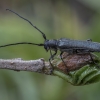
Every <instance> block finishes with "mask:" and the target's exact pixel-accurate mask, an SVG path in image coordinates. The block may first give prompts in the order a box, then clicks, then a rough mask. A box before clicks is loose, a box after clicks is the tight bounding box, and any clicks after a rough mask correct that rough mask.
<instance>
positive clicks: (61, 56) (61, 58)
mask: <svg viewBox="0 0 100 100" xmlns="http://www.w3.org/2000/svg"><path fill="white" fill-rule="evenodd" d="M62 54H63V52H61V53H60V58H61V60H62V62H63V63H64V65H65V66H66V64H65V62H64V60H63V58H62ZM66 70H67V72H68V69H67V66H66Z"/></svg>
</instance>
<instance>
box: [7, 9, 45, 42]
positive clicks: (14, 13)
mask: <svg viewBox="0 0 100 100" xmlns="http://www.w3.org/2000/svg"><path fill="white" fill-rule="evenodd" d="M6 10H8V11H10V12H12V13H14V14H16V15H17V16H19V17H20V18H22V19H24V20H26V21H27V22H29V24H31V25H32V26H33V27H34V28H35V29H36V30H38V31H39V32H40V33H41V34H42V36H43V38H44V39H45V41H46V40H47V39H46V35H45V34H44V33H43V32H42V31H41V30H40V29H38V28H37V27H36V26H35V25H33V24H32V23H31V22H30V21H29V20H28V19H26V18H24V17H22V16H20V15H19V14H17V13H16V12H14V11H12V10H10V9H6Z"/></svg>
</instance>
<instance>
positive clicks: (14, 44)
mask: <svg viewBox="0 0 100 100" xmlns="http://www.w3.org/2000/svg"><path fill="white" fill-rule="evenodd" d="M19 44H30V45H37V46H44V44H36V43H31V42H18V43H12V44H6V45H2V46H0V48H2V47H7V46H12V45H19Z"/></svg>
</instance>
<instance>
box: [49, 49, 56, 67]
mask: <svg viewBox="0 0 100 100" xmlns="http://www.w3.org/2000/svg"><path fill="white" fill-rule="evenodd" d="M50 54H51V57H50V58H49V62H50V64H51V65H52V63H51V59H52V60H53V58H54V56H55V55H56V54H57V50H56V51H55V53H54V54H52V52H51V49H50Z"/></svg>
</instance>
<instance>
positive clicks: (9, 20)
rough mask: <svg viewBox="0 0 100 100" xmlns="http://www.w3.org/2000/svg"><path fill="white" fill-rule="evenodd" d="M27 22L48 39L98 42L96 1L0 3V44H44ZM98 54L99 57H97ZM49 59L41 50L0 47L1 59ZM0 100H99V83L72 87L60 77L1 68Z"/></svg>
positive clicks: (98, 7) (4, 0) (10, 0)
mask: <svg viewBox="0 0 100 100" xmlns="http://www.w3.org/2000/svg"><path fill="white" fill-rule="evenodd" d="M6 8H9V9H11V10H13V11H15V12H17V13H18V14H20V15H21V16H23V17H25V18H27V19H29V20H30V21H31V22H32V23H33V24H35V25H36V26H37V27H38V28H39V29H40V30H41V31H43V32H44V33H45V34H46V36H47V38H48V39H59V38H61V37H62V38H63V37H65V38H71V39H78V40H87V39H89V38H90V39H92V40H93V41H97V42H100V1H99V0H0V45H4V44H9V43H15V42H22V41H26V42H34V43H43V42H44V40H43V38H42V36H41V34H40V33H39V32H38V31H37V30H36V29H34V28H33V27H32V26H31V25H29V23H27V22H26V21H24V20H23V19H21V18H19V17H18V16H16V15H14V14H13V13H11V12H9V11H6V10H5V9H6ZM98 55H99V54H98ZM49 57H50V54H49V52H48V53H47V52H46V51H45V50H44V48H43V47H37V46H31V45H18V46H11V47H6V48H0V58H3V59H12V58H22V59H24V60H30V59H38V58H44V59H45V60H47V61H48V58H49ZM0 100H100V82H98V83H95V84H91V85H86V86H72V85H71V84H69V83H67V82H66V81H64V80H62V79H61V78H59V77H56V76H55V77H54V76H46V75H43V74H38V73H32V72H16V71H10V70H3V69H0Z"/></svg>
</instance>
